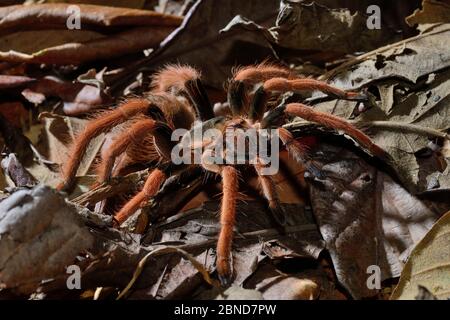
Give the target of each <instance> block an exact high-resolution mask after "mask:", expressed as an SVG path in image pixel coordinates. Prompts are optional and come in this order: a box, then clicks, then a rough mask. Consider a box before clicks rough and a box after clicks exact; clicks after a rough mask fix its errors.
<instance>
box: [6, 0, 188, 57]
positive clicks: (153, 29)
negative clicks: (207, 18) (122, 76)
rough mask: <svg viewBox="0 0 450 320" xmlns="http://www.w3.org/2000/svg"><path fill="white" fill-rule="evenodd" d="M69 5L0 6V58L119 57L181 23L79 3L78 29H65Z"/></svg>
mask: <svg viewBox="0 0 450 320" xmlns="http://www.w3.org/2000/svg"><path fill="white" fill-rule="evenodd" d="M69 6H70V4H41V5H30V6H10V7H5V8H0V34H3V37H2V38H0V60H4V61H10V62H28V63H47V64H71V65H77V64H81V63H84V62H87V61H92V60H99V59H108V58H111V57H118V56H121V55H124V54H127V53H134V52H139V51H142V50H144V49H148V48H152V47H155V46H157V45H158V44H159V43H160V42H161V41H162V40H163V39H164V38H165V37H166V36H167V35H168V34H169V33H170V32H171V31H172V30H173V29H174V28H175V27H176V26H178V25H179V24H180V23H181V19H180V18H179V17H175V16H170V15H163V14H160V13H156V12H153V11H147V10H135V9H123V8H113V7H103V6H93V5H78V8H79V9H80V25H81V29H79V30H78V29H77V30H67V21H68V18H69V16H70V12H68V11H67V8H68V7H69ZM18 26H20V28H18ZM30 29H31V30H32V31H30ZM36 29H38V30H36ZM90 29H92V30H90ZM17 30H20V32H16V31H17ZM118 30H121V31H120V32H118ZM13 32H14V33H13ZM31 39H39V41H38V42H36V41H35V40H33V41H30V40H31Z"/></svg>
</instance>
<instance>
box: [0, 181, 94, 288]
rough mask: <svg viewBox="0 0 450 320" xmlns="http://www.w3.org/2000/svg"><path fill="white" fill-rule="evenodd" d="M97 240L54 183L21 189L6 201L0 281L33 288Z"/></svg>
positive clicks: (1, 210)
mask: <svg viewBox="0 0 450 320" xmlns="http://www.w3.org/2000/svg"><path fill="white" fill-rule="evenodd" d="M92 244H93V237H92V235H91V234H90V233H89V231H88V229H87V228H86V227H84V225H83V224H82V223H81V222H80V220H79V217H78V216H77V213H76V211H75V210H74V209H73V208H71V207H69V206H68V204H67V203H66V202H65V201H64V198H63V197H62V196H61V195H60V194H58V193H56V192H54V191H52V190H51V189H50V188H48V187H44V186H39V187H35V188H34V189H32V190H21V191H17V192H16V193H14V194H13V195H11V196H10V197H9V198H8V199H6V200H3V201H2V202H1V203H0V270H1V271H0V283H1V284H2V285H3V286H4V287H7V288H14V289H17V290H19V291H21V292H28V293H29V292H32V290H34V289H35V288H36V287H37V285H38V284H39V283H40V282H41V281H42V280H45V279H48V278H51V277H53V276H55V275H59V274H64V273H65V267H66V266H67V265H70V264H73V263H75V261H76V259H75V258H76V256H77V255H78V254H79V253H81V252H82V251H84V250H87V249H89V248H90V247H91V246H92Z"/></svg>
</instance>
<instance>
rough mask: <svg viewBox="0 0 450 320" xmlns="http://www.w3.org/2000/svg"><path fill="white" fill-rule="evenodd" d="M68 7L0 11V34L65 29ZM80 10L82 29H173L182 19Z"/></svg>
mask: <svg viewBox="0 0 450 320" xmlns="http://www.w3.org/2000/svg"><path fill="white" fill-rule="evenodd" d="M69 6H70V4H64V3H51V4H35V5H28V6H23V5H17V6H9V7H3V8H0V33H3V34H4V33H5V32H6V31H12V30H15V31H17V30H24V29H29V30H36V29H49V28H50V29H67V25H66V22H67V18H68V17H69V13H68V12H67V8H68V7H69ZM78 7H79V8H80V11H81V26H83V25H84V26H86V27H87V28H86V27H82V29H84V30H86V29H90V28H92V27H93V26H98V27H132V26H167V27H177V26H179V25H180V23H181V21H182V18H180V17H176V16H170V15H164V14H161V13H157V12H154V11H149V10H136V9H124V8H114V7H106V6H96V5H88V4H80V5H78Z"/></svg>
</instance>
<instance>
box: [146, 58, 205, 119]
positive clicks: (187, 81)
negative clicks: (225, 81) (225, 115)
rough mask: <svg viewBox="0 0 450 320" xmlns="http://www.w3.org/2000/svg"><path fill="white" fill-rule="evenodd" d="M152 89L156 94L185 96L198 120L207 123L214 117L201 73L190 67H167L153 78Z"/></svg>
mask: <svg viewBox="0 0 450 320" xmlns="http://www.w3.org/2000/svg"><path fill="white" fill-rule="evenodd" d="M152 87H153V91H154V92H156V93H158V92H171V91H173V90H175V91H178V92H179V93H181V94H183V95H184V96H185V97H186V98H187V99H188V100H189V101H190V103H191V104H192V107H193V108H194V111H195V114H196V118H197V120H201V121H205V120H209V119H211V118H213V117H214V112H213V108H212V105H211V102H210V101H209V98H208V94H207V93H206V90H205V87H204V86H203V83H202V81H201V75H200V72H199V71H198V70H196V69H194V68H192V67H190V66H183V65H168V66H166V67H165V68H164V69H162V70H161V71H160V72H158V73H157V74H156V75H155V76H154V77H153V81H152Z"/></svg>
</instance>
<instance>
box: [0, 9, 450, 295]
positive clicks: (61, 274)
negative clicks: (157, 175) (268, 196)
mask: <svg viewBox="0 0 450 320" xmlns="http://www.w3.org/2000/svg"><path fill="white" fill-rule="evenodd" d="M48 2H49V3H46V4H39V5H34V6H21V5H19V6H15V7H12V6H11V7H0V16H1V17H2V20H1V23H0V60H1V63H2V64H1V65H0V70H1V71H2V75H1V76H0V91H2V94H3V93H5V94H6V92H7V91H6V90H9V91H8V94H7V98H6V99H5V100H3V98H2V102H3V101H6V102H7V103H15V105H17V106H18V105H19V104H20V106H21V108H24V109H25V110H26V111H28V112H29V115H30V116H29V117H26V116H21V117H20V118H17V117H16V114H17V113H18V112H19V111H14V112H11V113H10V115H8V114H7V113H6V111H2V109H0V113H1V114H2V117H1V118H0V129H1V132H2V141H1V142H2V144H3V145H4V146H5V147H4V148H3V150H4V151H3V154H2V158H3V161H2V174H1V180H2V183H1V184H0V185H1V186H2V187H3V192H2V194H1V197H0V208H1V209H0V247H1V248H3V249H2V250H0V283H1V289H0V296H2V295H8V294H13V295H15V296H16V297H21V298H25V297H28V296H30V295H31V297H35V298H39V299H46V298H66V297H67V298H68V297H72V298H73V293H71V292H69V290H67V288H66V279H67V274H66V272H65V268H66V267H67V266H68V265H71V264H76V265H78V266H79V267H80V269H81V272H82V278H83V290H82V292H81V293H80V292H78V293H76V294H77V295H78V296H77V297H76V298H79V299H108V298H113V299H118V298H127V299H183V298H190V299H192V298H193V299H307V300H308V299H349V298H356V299H361V298H368V297H377V298H379V299H383V298H385V297H384V296H383V292H384V291H386V290H388V287H387V285H386V286H385V283H386V281H392V280H393V279H394V280H395V279H397V278H398V277H400V280H399V283H398V286H397V288H396V289H395V290H394V292H393V294H392V296H391V297H390V298H391V299H398V298H403V299H404V298H407V299H412V298H414V297H416V296H420V297H433V298H441V299H442V298H443V299H446V298H448V294H447V291H448V290H447V289H448V288H446V287H445V274H446V270H445V267H439V266H445V265H446V264H448V262H449V261H448V259H447V257H446V256H445V254H442V252H441V251H439V250H442V248H445V247H448V245H449V243H448V241H447V240H448V239H447V238H446V237H445V228H446V226H447V225H448V223H447V222H446V220H445V218H446V217H447V216H448V214H447V215H445V216H443V217H442V218H440V217H441V216H442V214H443V213H444V212H447V211H448V210H449V209H450V203H449V202H448V199H449V198H448V193H449V192H450V189H449V188H450V187H449V186H450V180H449V179H450V178H449V176H450V175H449V170H450V169H449V166H448V164H449V152H448V150H449V145H450V141H449V136H448V132H449V129H450V128H449V127H450V126H449V123H448V119H450V117H449V115H448V111H449V108H448V102H449V101H448V95H449V92H450V88H449V85H450V82H449V81H450V80H449V79H450V73H449V70H450V69H449V67H450V65H449V62H450V59H449V57H450V54H449V51H448V48H446V43H447V42H448V39H449V38H450V35H449V25H448V24H447V22H448V21H445V19H446V15H441V14H440V12H441V11H442V12H443V11H445V10H447V9H446V7H445V6H446V4H444V3H441V2H439V1H431V0H430V1H428V0H425V1H424V2H423V6H422V9H420V10H417V11H416V12H414V13H412V11H410V10H409V8H408V10H406V9H404V8H401V7H400V6H399V7H398V8H395V9H396V11H398V12H401V14H402V19H404V18H406V17H407V16H409V17H408V18H407V19H406V22H407V23H408V24H409V26H408V25H406V23H405V24H404V25H403V24H402V25H401V26H399V25H398V20H396V22H397V25H395V26H390V27H389V29H388V32H386V30H383V32H373V33H371V32H367V29H366V28H365V22H366V18H367V15H366V13H365V12H364V11H362V10H361V8H356V9H355V8H353V7H351V6H346V5H344V4H343V2H344V1H317V2H314V1H312V2H310V3H308V4H306V3H303V2H295V1H275V0H274V1H269V2H268V3H267V4H265V5H264V6H261V5H260V3H259V2H257V1H247V2H244V3H243V2H242V1H234V0H221V1H217V3H215V4H214V6H213V5H212V4H211V2H210V1H205V0H198V1H194V2H193V1H170V0H169V1H160V2H159V4H158V6H157V7H152V6H151V5H150V4H149V3H150V2H149V1H132V2H127V3H124V2H121V1H114V2H111V4H110V5H109V6H99V5H98V2H97V1H85V3H91V4H94V5H97V6H92V5H88V4H79V5H80V6H81V9H82V10H81V17H82V20H81V22H82V24H84V25H85V26H86V27H87V28H83V29H82V30H81V31H80V32H67V30H66V29H65V28H66V26H65V22H66V18H67V15H66V9H67V5H68V4H55V3H50V1H48ZM80 2H81V1H80ZM77 3H78V2H77ZM216 6H219V7H220V8H221V14H220V15H218V14H217V11H216V10H215V8H216ZM411 6H412V4H411ZM124 7H128V8H130V7H131V8H133V10H130V9H125V8H124ZM151 10H153V11H151ZM172 14H175V15H172ZM180 15H184V19H183V17H179V16H180ZM38 16H39V17H41V19H43V20H41V23H40V24H38V25H39V26H40V27H39V28H38V29H37V30H36V29H35V28H34V26H36V23H35V22H36V19H37V17H38ZM416 24H419V25H418V26H417V30H418V31H415V30H414V27H416ZM18 26H21V27H20V28H18ZM205 26H207V28H206V27H205ZM396 28H397V29H396ZM408 28H409V29H408ZM399 29H403V34H401V33H399V32H398V30H399ZM336 30H338V31H336ZM405 30H406V31H405ZM43 32H46V33H47V35H48V36H46V37H42V35H43ZM361 32H362V33H367V37H364V39H365V41H354V34H355V33H361ZM412 33H416V35H415V36H412V37H410V36H409V35H410V34H412ZM142 34H146V35H148V36H146V37H143V36H142ZM407 34H408V37H407ZM402 37H403V40H402ZM33 38H38V39H40V41H37V42H35V43H33V42H31V41H30V39H33ZM74 43H77V44H76V45H74ZM111 48H115V50H111ZM144 49H146V50H145V51H144ZM148 49H150V50H148ZM152 50H153V51H152ZM361 51H362V52H365V53H364V54H361ZM268 58H269V59H272V60H274V61H275V60H277V59H278V62H279V63H285V64H290V66H291V67H292V68H293V70H297V71H299V72H301V73H302V74H303V75H304V76H309V75H314V76H317V75H318V74H319V75H321V77H320V78H321V79H326V80H327V81H328V82H329V83H330V84H332V85H335V86H337V87H340V88H343V89H361V88H368V90H369V92H370V93H371V94H372V95H373V97H374V104H373V105H372V106H369V107H368V108H367V107H364V108H362V106H360V105H358V104H357V103H355V102H349V101H341V100H333V99H326V98H324V97H323V96H321V95H320V94H317V93H313V94H312V95H311V96H305V97H304V98H306V99H307V100H306V101H307V103H308V104H311V105H313V106H314V108H316V109H318V110H321V111H326V112H330V113H333V114H335V115H339V116H341V117H344V118H347V119H349V120H350V121H352V122H353V123H355V124H356V125H357V126H360V127H361V128H362V129H363V130H365V131H366V132H368V133H369V134H370V136H371V137H372V138H373V139H374V140H375V142H376V143H377V144H379V145H380V146H381V147H383V148H384V149H385V150H387V151H388V153H389V155H390V157H391V160H390V161H388V162H383V161H373V159H371V158H370V155H368V154H367V152H366V151H365V150H363V149H361V148H360V146H358V145H357V144H356V143H355V142H354V141H352V140H351V139H350V138H349V137H347V136H345V135H342V134H341V133H339V132H333V131H332V130H325V129H324V128H321V127H319V126H317V125H314V124H311V123H307V122H305V121H301V120H299V119H295V120H294V121H293V122H292V123H290V124H288V125H287V127H288V128H290V129H291V130H293V132H294V133H295V135H296V136H297V137H302V136H308V135H314V136H317V137H319V139H320V141H321V142H322V143H320V144H319V145H318V146H316V147H315V149H314V150H312V152H313V153H312V154H313V155H314V159H315V161H317V163H318V164H320V166H321V167H322V168H323V170H325V172H327V177H326V178H325V179H323V180H318V179H314V178H313V177H311V176H310V175H308V174H305V176H304V177H303V175H304V169H303V168H301V167H300V166H296V165H293V164H292V161H289V158H287V157H284V156H283V157H282V162H283V163H285V167H284V169H283V170H284V171H285V173H287V175H288V176H291V177H293V179H296V180H297V182H298V183H297V184H296V187H295V188H290V187H288V184H287V182H286V181H283V180H277V184H278V187H279V188H280V189H282V190H283V194H282V201H283V202H284V204H283V207H284V208H285V211H286V216H287V221H288V226H287V227H286V229H285V230H284V232H282V231H280V230H279V229H277V228H276V226H275V225H274V224H273V222H272V221H271V219H270V216H269V214H268V212H267V208H266V207H265V205H264V204H263V203H262V202H261V201H260V199H259V198H258V196H255V195H252V194H251V193H249V192H248V191H245V192H244V194H242V195H241V200H240V201H239V204H238V215H237V223H236V230H235V242H234V244H233V269H234V280H233V283H232V286H231V287H230V288H228V289H226V290H224V289H222V288H220V287H219V286H218V283H217V280H216V279H217V278H216V273H215V245H216V238H217V233H218V230H219V223H218V217H217V214H218V211H219V206H220V203H219V201H218V200H217V198H215V197H212V198H211V197H210V196H209V195H208V194H207V193H206V192H205V190H204V188H205V186H206V185H204V184H203V183H202V182H201V181H198V182H196V183H193V184H182V185H180V186H179V187H178V188H176V190H172V189H170V188H169V189H165V190H163V189H164V188H163V189H161V191H160V192H161V194H160V195H158V196H157V197H156V198H155V199H153V200H151V201H150V202H149V204H148V205H147V206H145V207H143V208H142V209H141V210H139V211H138V213H137V214H136V215H135V217H134V219H131V222H130V223H129V224H128V227H127V228H123V229H119V230H118V229H115V228H113V221H112V217H111V216H110V215H108V214H104V213H99V212H96V211H95V212H94V211H93V210H91V209H93V206H94V205H95V204H96V203H98V202H101V201H105V200H106V199H108V198H109V199H114V200H115V201H120V199H121V197H122V194H125V195H126V194H132V192H133V190H137V189H139V188H140V187H141V186H142V184H143V181H145V178H146V176H147V171H146V170H145V169H144V170H141V171H137V172H135V173H130V174H128V175H126V176H123V177H117V178H115V179H113V180H112V181H111V183H108V184H103V185H97V186H95V187H92V186H91V184H92V182H93V181H94V180H93V176H92V175H93V174H94V169H95V164H96V161H97V158H98V154H99V153H100V152H101V149H102V146H103V144H104V143H105V139H106V138H107V137H105V136H103V135H102V136H100V137H99V138H97V139H95V140H94V141H93V143H91V145H90V148H89V150H88V151H87V156H86V157H85V159H84V161H83V163H82V165H81V166H80V169H79V171H78V180H77V188H76V190H75V191H74V192H73V193H72V194H71V195H64V194H60V193H58V192H56V191H54V190H53V189H52V188H54V187H55V186H56V185H57V183H58V178H59V166H60V165H61V164H62V163H63V162H64V161H65V159H66V158H67V154H68V153H70V152H71V151H70V143H71V141H72V140H73V138H74V137H75V136H76V134H77V133H78V132H79V131H80V130H81V129H82V128H83V126H84V125H85V124H86V122H87V121H88V120H89V119H90V118H91V117H92V114H93V113H92V111H93V110H95V109H97V110H103V109H105V108H107V107H111V106H112V105H114V104H115V103H117V102H120V101H122V100H123V99H124V98H126V95H125V94H124V92H127V94H131V95H136V94H140V93H143V92H145V91H146V88H147V87H146V86H147V85H148V79H147V78H148V76H149V75H151V73H152V72H153V71H154V70H158V69H159V68H161V66H163V65H164V64H165V63H168V62H180V63H186V64H191V65H193V66H196V67H198V68H200V69H201V70H202V73H203V77H204V79H205V82H206V84H207V90H208V92H209V93H210V94H211V96H212V97H213V100H215V101H223V100H224V95H223V93H222V91H221V89H222V83H223V82H224V81H226V80H227V77H228V75H229V74H230V70H231V69H232V68H233V67H235V66H236V65H245V64H250V63H255V62H258V61H263V60H266V59H268ZM39 64H43V65H39ZM45 64H47V65H45ZM308 72H310V73H308ZM5 97H6V95H5ZM18 103H19V104H18ZM14 110H20V109H14ZM11 114H13V115H14V117H15V118H14V117H11ZM94 115H95V113H94ZM14 119H21V120H14ZM214 183H215V182H214V181H213V182H212V183H209V184H208V186H211V187H212V188H214ZM37 184H38V185H37ZM208 188H209V187H208ZM192 192H195V193H197V196H195V197H194V198H193V199H191V198H190V197H189V194H191V193H192ZM67 196H68V197H67ZM69 199H70V200H69ZM174 199H177V201H174ZM108 201H109V200H108ZM112 206H113V207H114V205H112ZM180 209H181V210H180ZM178 211H181V212H182V213H178ZM157 216H159V217H160V218H159V219H156V217H157ZM439 218H440V219H439ZM438 219H439V220H438ZM436 221H437V222H436ZM149 222H150V225H148V223H149ZM136 232H139V233H136ZM439 235H442V236H439ZM424 257H427V258H424ZM430 257H431V258H430ZM434 257H437V258H439V259H440V260H439V261H437V260H436V261H435V260H433V259H434ZM437 258H436V259H437ZM434 262H436V263H437V264H436V263H435V264H433V263H434ZM405 263H406V264H405ZM30 265H33V266H35V268H33V269H31V268H28V267H27V266H30ZM372 265H377V266H379V268H380V271H381V280H383V286H384V289H383V290H376V289H370V288H368V286H367V283H366V280H367V277H368V273H367V270H368V267H370V266H372ZM437 265H438V267H436V266H437ZM411 270H412V271H411ZM423 270H425V271H423ZM423 272H427V276H426V277H425V278H426V280H424V279H425V278H422V277H421V276H422V273H423ZM428 273H429V277H428ZM430 279H432V280H430ZM418 292H419V295H417V293H418Z"/></svg>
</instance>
